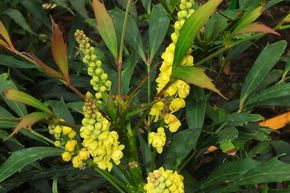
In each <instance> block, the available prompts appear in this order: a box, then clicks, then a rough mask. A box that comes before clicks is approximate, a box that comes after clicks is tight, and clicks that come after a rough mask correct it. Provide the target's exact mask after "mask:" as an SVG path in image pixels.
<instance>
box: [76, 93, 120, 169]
mask: <svg viewBox="0 0 290 193" xmlns="http://www.w3.org/2000/svg"><path fill="white" fill-rule="evenodd" d="M83 113H84V118H83V120H82V124H83V126H82V127H81V130H80V136H81V137H82V138H83V143H82V144H83V146H84V147H85V148H87V149H88V151H89V152H90V155H91V156H92V157H93V161H94V163H95V164H97V165H98V167H99V168H100V169H102V170H108V171H111V169H112V167H113V163H115V164H116V165H119V164H120V160H121V158H122V157H123V152H122V150H123V149H124V145H121V144H120V142H119V136H118V133H117V132H115V131H110V130H109V128H110V122H109V121H108V120H107V119H106V118H105V117H103V115H102V114H101V113H100V112H99V111H98V109H97V106H96V101H95V99H94V96H93V95H92V94H91V93H89V92H88V93H87V94H86V101H85V105H84V107H83Z"/></svg>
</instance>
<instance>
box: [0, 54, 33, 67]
mask: <svg viewBox="0 0 290 193" xmlns="http://www.w3.org/2000/svg"><path fill="white" fill-rule="evenodd" d="M0 65H2V66H7V67H10V68H20V69H31V68H38V66H36V65H35V64H32V63H28V62H26V61H22V60H18V59H16V58H15V57H13V56H8V55H4V54H0Z"/></svg>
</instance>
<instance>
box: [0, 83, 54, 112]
mask: <svg viewBox="0 0 290 193" xmlns="http://www.w3.org/2000/svg"><path fill="white" fill-rule="evenodd" d="M4 95H5V97H6V98H7V99H9V100H12V101H15V102H19V103H23V104H26V105H29V106H32V107H34V108H37V109H39V110H42V111H44V112H46V113H48V114H52V112H51V111H50V110H49V108H48V107H47V106H46V105H45V104H43V103H42V102H40V101H39V100H37V99H36V98H34V97H33V96H31V95H29V94H27V93H25V92H22V91H19V90H17V89H13V88H9V89H6V90H5V91H4Z"/></svg>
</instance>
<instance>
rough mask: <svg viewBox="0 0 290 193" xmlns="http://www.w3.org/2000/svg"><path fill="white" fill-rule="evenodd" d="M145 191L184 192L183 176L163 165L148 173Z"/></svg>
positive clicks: (159, 192)
mask: <svg viewBox="0 0 290 193" xmlns="http://www.w3.org/2000/svg"><path fill="white" fill-rule="evenodd" d="M144 189H145V191H146V193H184V184H183V176H181V175H179V174H178V173H177V172H176V171H175V172H174V171H172V170H165V169H164V168H163V167H161V168H159V169H158V170H154V171H153V172H151V173H149V174H148V177H147V183H146V184H145V186H144Z"/></svg>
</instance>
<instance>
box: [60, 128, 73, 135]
mask: <svg viewBox="0 0 290 193" xmlns="http://www.w3.org/2000/svg"><path fill="white" fill-rule="evenodd" d="M71 130H72V128H71V127H68V126H62V134H63V135H67V134H68V133H69V132H71Z"/></svg>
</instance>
